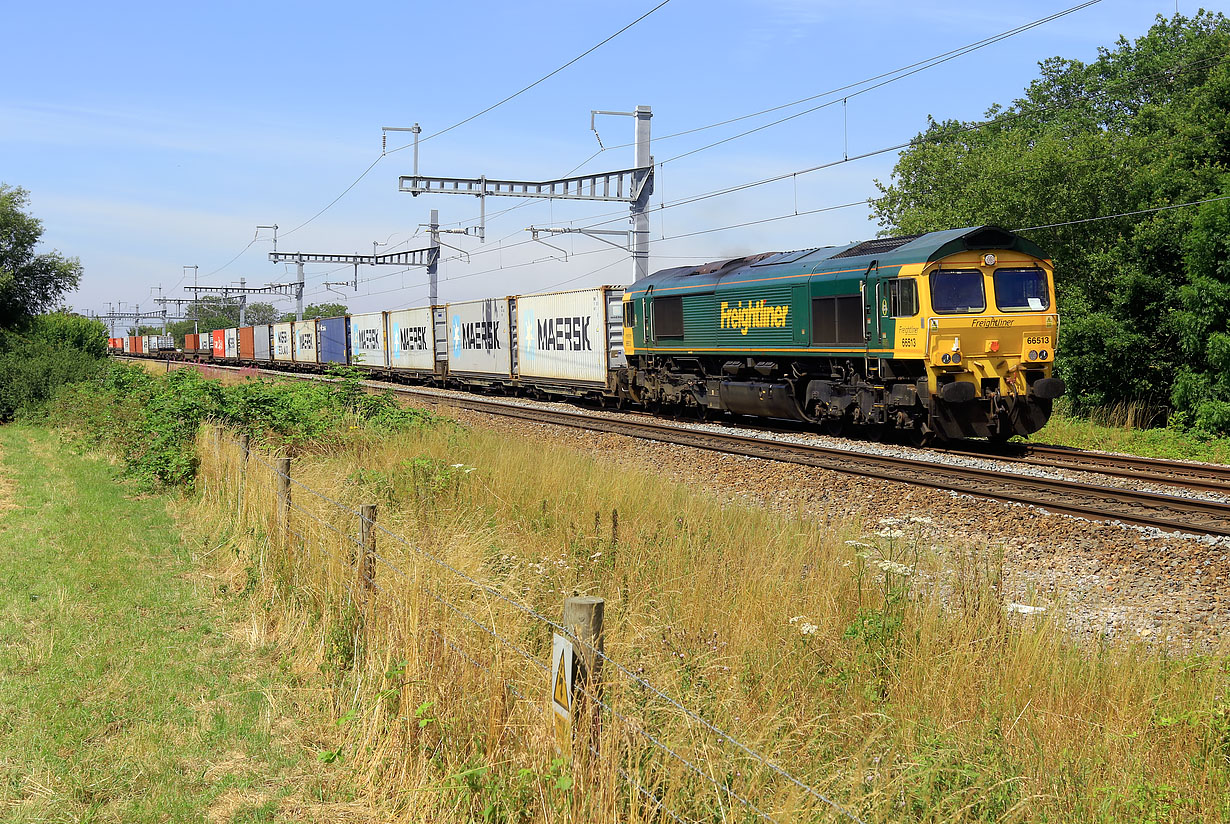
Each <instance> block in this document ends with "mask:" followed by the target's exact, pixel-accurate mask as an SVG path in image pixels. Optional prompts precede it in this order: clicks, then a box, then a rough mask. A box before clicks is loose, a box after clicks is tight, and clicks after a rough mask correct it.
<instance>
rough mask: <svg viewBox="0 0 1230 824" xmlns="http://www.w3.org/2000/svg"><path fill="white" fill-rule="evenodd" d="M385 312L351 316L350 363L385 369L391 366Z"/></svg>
mask: <svg viewBox="0 0 1230 824" xmlns="http://www.w3.org/2000/svg"><path fill="white" fill-rule="evenodd" d="M384 316H385V313H384V312H367V313H364V314H360V315H351V316H350V362H351V363H352V364H354V365H355V366H369V367H374V368H377V369H383V368H385V367H386V366H388V365H389V353H388V349H387V347H386V346H385V333H384Z"/></svg>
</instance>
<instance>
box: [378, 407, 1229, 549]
mask: <svg viewBox="0 0 1230 824" xmlns="http://www.w3.org/2000/svg"><path fill="white" fill-rule="evenodd" d="M392 391H394V392H397V393H398V394H403V395H412V396H414V397H416V398H421V399H423V400H424V401H426V402H427V403H431V404H434V405H438V406H454V407H461V408H465V409H470V410H473V411H476V412H486V413H491V414H498V415H503V416H506V417H512V418H520V419H522V420H527V421H532V422H536V423H548V424H557V425H564V426H569V427H571V428H574V429H586V430H592V431H600V432H608V433H611V434H620V435H628V436H630V437H636V438H642V439H648V440H654V441H659V442H662V443H671V444H675V445H678V446H691V447H696V448H700V449H706V450H709V451H714V452H724V453H727V454H732V455H741V456H745V457H754V458H763V459H767V460H775V461H782V462H785V463H795V464H801V465H805V466H813V467H816V468H819V469H828V470H831V471H834V472H841V473H843V474H848V475H858V476H861V477H868V478H875V479H877V480H885V481H894V482H898V483H908V484H912V485H915V486H923V487H927V488H930V489H938V490H942V491H945V492H956V493H960V494H965V495H973V496H977V497H981V498H990V499H992V500H998V501H1004V502H1008V503H1016V504H1026V505H1029V506H1036V507H1041V508H1043V509H1045V510H1047V511H1049V512H1056V513H1060V514H1065V515H1072V516H1076V517H1080V518H1087V519H1089V520H1095V521H1120V522H1123V523H1126V524H1133V525H1136V526H1146V527H1153V528H1156V529H1160V530H1163V531H1168V532H1183V533H1189V534H1196V535H1217V536H1230V504H1226V503H1222V502H1219V501H1207V500H1202V499H1199V498H1184V497H1181V496H1177V495H1165V494H1161V493H1157V492H1142V491H1138V490H1131V489H1120V488H1118V487H1112V486H1103V485H1099V484H1090V483H1084V482H1080V481H1069V480H1063V479H1056V478H1037V477H1032V476H1028V475H1018V474H1014V473H1011V472H1005V471H1003V470H992V469H982V468H976V467H967V466H953V465H951V464H941V463H934V462H931V461H927V460H920V459H915V458H904V457H898V456H892V455H880V454H874V453H866V452H857V451H854V450H848V449H841V448H838V447H827V446H821V445H817V444H793V443H783V442H781V441H772V440H765V439H763V438H755V437H749V436H746V435H736V434H726V433H713V432H703V431H699V430H695V429H690V428H686V427H681V426H673V425H671V424H669V423H664V422H661V421H656V420H655V421H646V420H626V419H623V418H619V419H615V418H608V417H600V416H595V415H588V414H585V413H583V412H572V411H566V410H552V411H547V410H543V409H539V408H534V407H525V406H520V405H517V404H513V403H507V402H504V401H495V400H486V399H478V398H461V397H456V396H442V395H439V394H437V393H434V392H426V391H422V390H416V389H414V388H410V387H393V388H392ZM983 457H986V456H983Z"/></svg>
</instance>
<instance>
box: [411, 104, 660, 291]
mask: <svg viewBox="0 0 1230 824" xmlns="http://www.w3.org/2000/svg"><path fill="white" fill-rule="evenodd" d="M598 115H620V116H625V117H635V118H636V155H635V159H634V163H635V166H634V167H633V168H631V169H623V170H620V171H615V172H597V173H593V174H585V175H578V176H574V177H566V178H560V179H558V180H545V181H528V180H494V179H491V178H488V177H486V176H483V177H477V178H461V177H431V176H428V175H421V174H419V171H418V153H417V146H416V152H415V164H414V173H413V174H411V175H402V176H400V177H399V178H398V179H397V186H398V189H399V190H400V191H403V192H409V193H410V194H411V195H414V196H415V197H417V196H418V195H422V194H455V195H471V196H474V197H477V198H478V199H479V205H480V217H479V221H480V225H479V227H478V236H479V238H480V239H481V238H483V236H484V235H485V233H486V226H485V225H484V224H485V223H486V213H487V209H486V199H487V198H488V197H520V198H545V199H555V200H596V201H620V202H624V203H628V204H630V206H629V209H630V211H631V220H632V266H633V277H634V279H635V280H641V279H642V278H644V277H646V276H647V275H648V274H649V208H648V207H649V196H650V195H652V194H653V156H652V155H651V154H650V153H649V149H650V142H649V141H650V128H649V121H650V118H652V117H653V111H652V109H651V108H650V107H649V106H637V107H636V110H635V111H632V112H606V111H593V112H591V113H590V128H591V129H592V128H594V120H593V119H594V118H595V117H597V116H598ZM416 138H417V135H416ZM416 143H417V140H416ZM433 223H434V221H433ZM539 231H542V230H539ZM433 237H435V233H434V232H433ZM432 294H433V297H432V299H431V300H432V304H433V305H434V304H435V302H436V298H435V296H434V295H435V284H434V281H433V284H432Z"/></svg>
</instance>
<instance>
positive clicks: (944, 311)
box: [931, 269, 987, 315]
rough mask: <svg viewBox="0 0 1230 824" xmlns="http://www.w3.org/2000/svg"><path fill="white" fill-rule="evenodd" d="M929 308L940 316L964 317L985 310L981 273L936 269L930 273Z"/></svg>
mask: <svg viewBox="0 0 1230 824" xmlns="http://www.w3.org/2000/svg"><path fill="white" fill-rule="evenodd" d="M931 308H932V309H934V310H935V311H936V312H937V313H938V314H941V315H965V314H974V313H978V312H982V311H984V310H985V309H986V308H987V295H986V290H985V289H984V288H983V285H982V272H980V271H978V270H977V269H937V270H935V271H934V272H932V273H931Z"/></svg>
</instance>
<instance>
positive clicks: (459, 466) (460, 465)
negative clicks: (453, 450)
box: [449, 464, 465, 469]
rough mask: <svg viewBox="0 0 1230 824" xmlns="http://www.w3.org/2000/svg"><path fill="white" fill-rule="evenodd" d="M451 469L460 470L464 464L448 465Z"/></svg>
mask: <svg viewBox="0 0 1230 824" xmlns="http://www.w3.org/2000/svg"><path fill="white" fill-rule="evenodd" d="M449 466H451V467H452V468H453V469H461V467H463V466H465V464H449Z"/></svg>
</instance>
